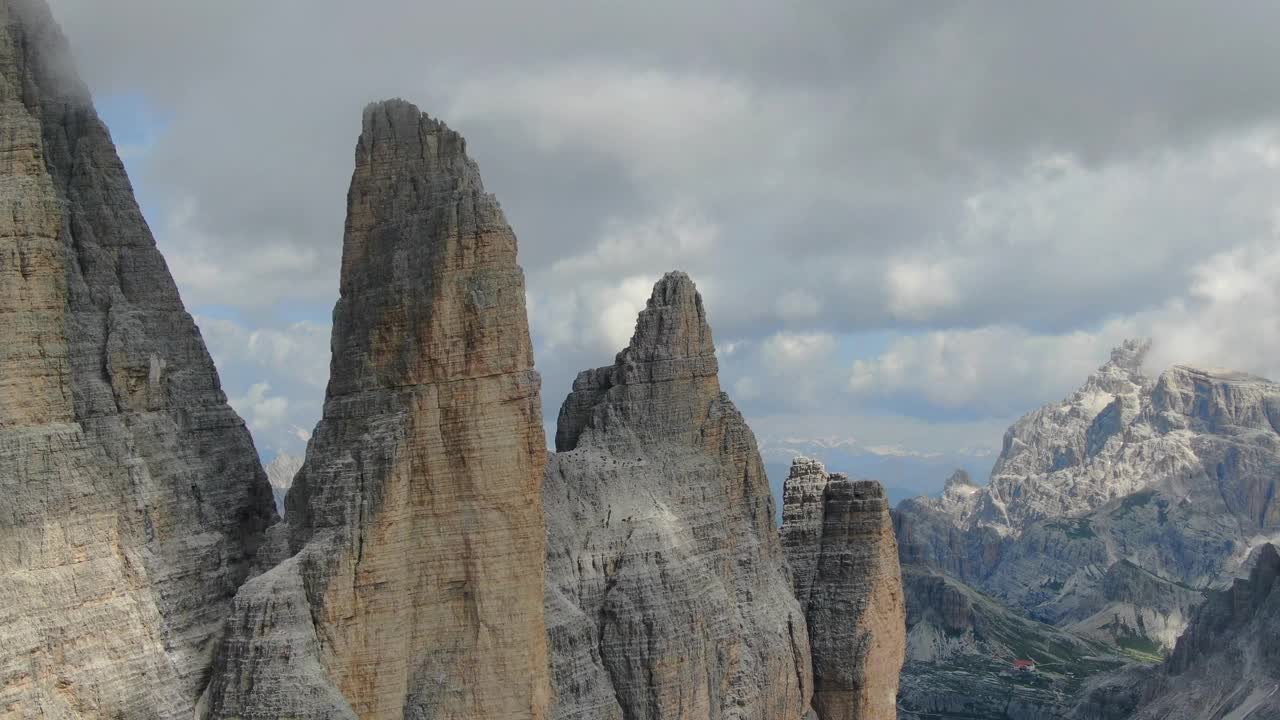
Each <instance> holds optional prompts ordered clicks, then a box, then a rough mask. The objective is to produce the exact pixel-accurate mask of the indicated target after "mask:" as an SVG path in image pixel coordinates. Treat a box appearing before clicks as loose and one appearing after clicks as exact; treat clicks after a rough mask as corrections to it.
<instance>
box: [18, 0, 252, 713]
mask: <svg viewBox="0 0 1280 720" xmlns="http://www.w3.org/2000/svg"><path fill="white" fill-rule="evenodd" d="M0 204H2V205H3V208H2V209H0V716H3V717H6V718H23V719H25V718H104V717H111V718H115V717H125V718H132V717H161V718H169V717H190V716H191V713H192V710H193V707H194V703H195V701H196V699H197V697H198V696H199V694H200V691H201V688H202V687H203V685H204V683H205V681H206V678H207V676H208V672H209V666H210V662H211V658H212V654H213V651H214V649H215V647H216V646H217V643H218V640H219V637H220V633H221V631H222V628H223V623H224V621H225V620H226V618H227V615H228V612H229V610H230V606H231V599H232V596H233V595H234V594H235V592H236V588H237V587H238V586H239V585H240V584H241V583H242V582H243V581H244V580H245V578H246V577H247V576H248V574H249V569H250V565H251V562H252V555H253V553H254V551H255V549H256V547H257V545H258V544H259V543H260V542H262V538H263V532H264V530H265V529H266V527H267V526H268V525H269V524H270V523H271V522H272V521H273V520H274V517H275V515H274V512H273V510H272V508H271V490H270V488H269V486H268V485H267V482H266V477H265V476H264V474H263V471H262V468H261V466H260V464H259V462H258V458H257V453H256V452H255V450H254V447H253V443H252V441H251V439H250V437H249V433H248V432H247V430H246V429H245V426H244V423H243V422H242V421H241V419H240V418H239V417H238V416H237V415H236V414H235V412H234V411H232V409H231V408H230V407H229V406H228V405H227V402H226V396H225V395H224V393H223V391H222V389H221V387H220V384H219V380H218V375H217V373H216V371H215V370H214V366H213V362H212V361H211V360H210V357H209V354H208V352H207V351H206V349H205V345H204V342H203V341H202V339H201V337H200V333H199V331H198V330H197V329H196V326H195V323H194V322H193V321H192V318H191V316H190V315H189V314H187V312H186V310H185V309H184V307H183V304H182V301H181V299H180V298H179V297H178V290H177V287H176V286H175V284H174V281H173V278H172V277H171V276H170V274H169V271H168V268H167V266H166V264H165V261H164V259H163V258H162V257H161V255H160V253H159V251H158V250H157V249H156V243H155V240H154V239H153V237H152V235H151V232H150V230H149V229H148V227H147V224H146V222H145V221H144V219H143V217H142V213H141V211H140V210H139V208H138V205H137V203H136V201H135V200H134V197H133V190H132V187H131V185H130V183H129V179H128V177H127V176H126V174H125V170H124V167H123V165H122V164H121V162H120V158H119V157H118V156H117V154H116V151H115V148H114V146H113V144H112V141H111V137H110V135H109V134H108V132H107V129H106V127H105V126H104V125H103V123H102V121H101V120H100V119H99V118H98V115H97V114H96V113H95V111H94V109H93V106H92V103H91V101H90V97H89V93H88V91H87V89H86V88H85V86H84V85H83V84H82V83H81V82H80V80H79V79H78V78H77V76H76V74H75V71H74V69H73V67H72V62H71V56H70V52H69V51H68V48H67V45H66V42H65V40H64V39H63V37H62V35H61V33H60V31H59V30H58V28H57V26H56V25H55V23H54V21H53V19H52V17H51V16H50V13H49V10H48V8H47V7H45V5H44V3H43V2H42V0H3V2H0Z"/></svg>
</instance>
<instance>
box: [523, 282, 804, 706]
mask: <svg viewBox="0 0 1280 720" xmlns="http://www.w3.org/2000/svg"><path fill="white" fill-rule="evenodd" d="M717 372H718V366H717V362H716V357H715V346H714V343H713V341H712V336H711V329H710V327H709V326H708V324H707V319H706V312H705V310H704V308H703V304H702V298H701V296H700V295H699V294H698V292H697V290H696V289H695V287H694V285H693V282H692V281H690V279H689V278H688V277H687V276H686V275H684V274H683V273H670V274H668V275H666V276H665V277H664V278H662V280H661V281H659V282H658V283H657V285H656V286H655V287H654V290H653V295H652V297H651V298H650V299H649V302H648V305H647V307H646V308H645V309H644V311H643V312H641V313H640V316H639V319H638V320H637V322H636V329H635V334H634V335H633V336H632V339H631V344H630V345H629V346H628V347H627V348H626V349H624V350H623V351H622V352H620V353H619V354H618V356H617V359H616V361H615V362H614V364H613V365H611V366H608V367H603V368H600V369H597V370H589V371H586V372H583V373H582V374H580V375H579V376H578V378H577V380H576V381H575V382H574V387H573V392H572V393H571V394H570V395H569V397H568V398H567V399H566V400H565V402H564V405H563V406H562V408H561V411H560V418H559V426H558V429H557V433H556V448H557V451H558V452H557V454H556V455H555V456H554V457H553V458H552V460H551V462H550V465H549V467H548V470H547V480H546V484H545V486H544V490H543V493H544V494H543V497H544V503H545V506H546V512H547V523H548V527H547V534H548V547H547V552H548V574H547V596H546V603H547V625H548V628H547V631H548V636H549V637H550V643H551V649H552V674H553V678H554V685H555V690H556V698H557V699H556V705H555V709H554V712H553V717H555V718H560V719H568V718H580V719H583V720H586V719H588V718H590V719H592V720H596V719H607V718H618V719H621V718H626V720H639V719H652V720H659V719H674V718H687V719H689V720H718V719H722V718H723V719H728V718H733V719H735V720H748V719H759V720H789V719H796V718H801V717H804V716H805V715H806V713H807V712H808V706H809V700H810V696H811V693H812V689H813V684H812V679H811V677H812V676H811V673H810V660H809V638H808V633H807V631H806V628H805V620H804V614H803V611H802V610H801V607H800V604H799V603H798V602H797V601H796V598H795V596H794V595H793V594H792V591H791V583H790V580H789V577H788V573H787V570H786V564H785V560H784V557H783V551H782V546H781V543H780V541H779V538H778V534H777V531H776V529H775V528H774V525H773V517H774V506H773V500H772V497H771V495H770V492H769V486H768V481H767V479H766V477H765V473H764V469H763V467H762V465H761V461H760V456H759V452H758V450H757V447H756V441H755V438H754V436H753V435H752V433H751V431H750V429H749V428H748V427H747V425H746V423H745V422H744V421H743V418H742V416H741V414H739V413H738V411H737V410H736V409H735V408H734V406H733V403H732V402H730V400H729V398H728V396H727V395H725V394H724V393H723V392H721V390H720V383H719V380H718V376H717Z"/></svg>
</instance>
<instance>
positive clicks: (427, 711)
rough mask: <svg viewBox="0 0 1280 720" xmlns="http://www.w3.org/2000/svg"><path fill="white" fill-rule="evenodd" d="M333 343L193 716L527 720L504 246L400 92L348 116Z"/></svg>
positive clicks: (539, 641)
mask: <svg viewBox="0 0 1280 720" xmlns="http://www.w3.org/2000/svg"><path fill="white" fill-rule="evenodd" d="M332 347H333V359H332V365H331V371H330V380H329V387H328V392H327V394H326V400H325V407H324V416H323V419H322V420H321V421H320V423H319V425H317V427H316V430H315V433H314V434H313V436H312V439H311V441H310V444H309V447H308V450H307V457H306V462H305V463H304V464H303V466H302V469H301V470H300V471H299V472H298V474H297V476H296V479H295V480H294V483H293V487H292V488H291V489H290V490H289V494H288V496H287V498H286V508H287V513H286V517H287V522H288V531H287V536H288V537H287V544H288V549H287V552H286V553H285V554H287V555H291V557H289V559H287V560H285V561H284V562H283V563H282V564H280V565H278V566H277V567H275V568H273V569H271V570H270V571H268V572H266V573H265V574H263V575H261V576H260V577H257V578H255V579H254V580H252V581H251V582H250V583H248V584H247V585H246V586H245V587H244V589H243V590H242V591H241V592H240V593H239V595H238V596H237V598H236V603H235V614H234V617H233V619H232V621H231V629H230V632H229V635H228V639H227V641H226V642H225V643H224V644H223V646H222V650H221V653H220V655H219V660H218V663H217V665H216V667H215V668H214V674H213V679H212V681H211V683H210V686H209V690H208V693H207V694H206V697H205V710H206V711H207V713H208V714H210V715H212V716H214V717H264V718H265V717H278V716H282V715H287V716H289V717H304V718H340V717H358V718H400V717H412V718H474V719H480V718H491V719H494V720H496V719H498V718H502V719H506V718H534V719H541V718H544V717H547V713H548V708H549V705H550V702H551V694H550V682H549V671H548V659H547V652H546V633H545V626H544V623H543V568H544V563H545V557H546V553H545V535H546V531H545V525H544V522H543V513H542V495H541V487H542V479H543V473H544V471H545V468H546V457H547V456H546V444H545V438H544V436H543V431H542V423H541V417H540V416H541V403H540V399H539V386H540V380H539V377H538V375H537V373H536V372H535V371H534V370H533V355H532V351H531V345H530V340H529V329H528V322H527V319H526V313H525V289H524V277H523V273H522V272H521V270H520V267H519V266H518V265H517V264H516V238H515V235H514V234H513V233H512V231H511V228H510V227H509V226H508V225H507V223H506V220H505V219H504V218H503V215H502V211H501V210H500V208H499V207H498V203H497V201H496V200H495V199H494V197H493V196H492V195H490V194H489V193H487V192H485V190H484V187H483V185H482V184H481V181H480V174H479V170H478V169H477V166H476V164H475V162H474V161H472V160H471V159H470V158H469V157H468V156H467V154H466V144H465V141H464V140H463V138H462V137H461V136H460V135H458V134H457V133H456V132H454V131H452V130H450V129H449V128H448V127H446V126H445V125H444V124H443V123H441V122H439V121H437V120H433V119H431V118H429V117H427V116H426V115H424V114H423V113H421V112H420V111H419V110H418V109H417V108H415V107H414V106H412V105H410V104H409V103H406V102H403V101H388V102H383V103H379V104H375V105H371V106H370V107H368V108H367V109H366V110H365V112H364V129H363V132H362V134H361V136H360V140H359V143H358V145H357V147H356V169H355V173H354V175H353V177H352V181H351V189H350V192H349V193H348V212H347V225H346V234H345V239H344V244H343V258H342V275H341V297H340V299H339V300H338V304H337V307H336V308H335V310H334V328H333V341H332ZM280 541H281V542H284V540H280Z"/></svg>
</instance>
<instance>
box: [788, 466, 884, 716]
mask: <svg viewBox="0 0 1280 720" xmlns="http://www.w3.org/2000/svg"><path fill="white" fill-rule="evenodd" d="M782 517H783V521H782V540H783V546H784V547H785V548H786V553H787V557H788V560H789V562H790V565H791V570H792V577H793V581H794V586H795V592H796V597H797V598H799V600H800V604H801V607H803V608H804V610H805V615H806V618H805V619H806V621H807V624H808V628H809V643H810V647H811V648H812V653H813V682H814V695H813V708H814V710H815V711H816V713H817V716H818V718H819V719H820V720H884V719H886V718H895V717H897V709H896V703H897V700H896V698H897V694H898V675H899V673H900V671H901V670H902V663H903V659H904V654H905V650H906V617H905V613H906V607H905V602H904V598H903V588H902V575H901V572H900V570H899V567H898V546H897V543H896V541H895V540H894V535H893V522H892V520H891V519H890V517H889V501H888V498H887V497H886V495H885V492H884V488H883V487H882V486H881V485H880V483H877V482H874V481H871V480H850V479H849V478H848V476H846V475H844V474H841V473H831V474H828V473H827V472H826V469H825V468H824V467H823V466H822V464H821V463H819V462H817V461H815V460H809V459H807V458H797V459H796V460H795V461H793V463H792V465H791V472H790V474H789V475H788V477H787V480H786V482H785V483H784V485H783V511H782Z"/></svg>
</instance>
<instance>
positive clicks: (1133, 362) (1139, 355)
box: [1104, 338, 1151, 376]
mask: <svg viewBox="0 0 1280 720" xmlns="http://www.w3.org/2000/svg"><path fill="white" fill-rule="evenodd" d="M1150 352H1151V338H1130V339H1128V340H1125V341H1124V342H1122V343H1120V345H1118V346H1116V347H1115V348H1112V350H1111V360H1110V361H1108V362H1107V365H1108V366H1111V367H1115V368H1118V369H1121V370H1125V371H1127V372H1129V373H1131V374H1133V375H1134V376H1137V375H1138V374H1140V373H1141V372H1142V364H1143V363H1145V362H1146V360H1147V355H1148V354H1149V353H1150ZM1104 367H1105V366H1104Z"/></svg>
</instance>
